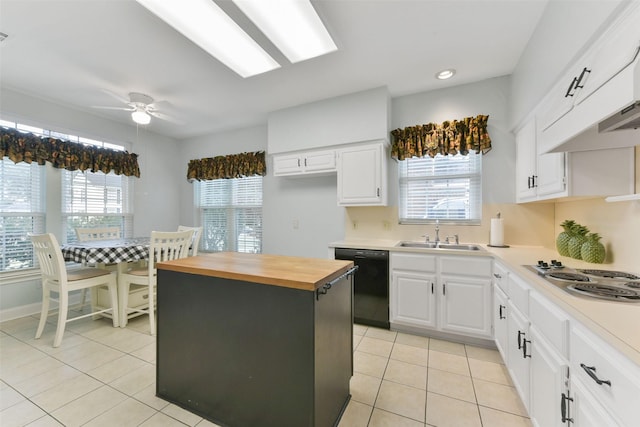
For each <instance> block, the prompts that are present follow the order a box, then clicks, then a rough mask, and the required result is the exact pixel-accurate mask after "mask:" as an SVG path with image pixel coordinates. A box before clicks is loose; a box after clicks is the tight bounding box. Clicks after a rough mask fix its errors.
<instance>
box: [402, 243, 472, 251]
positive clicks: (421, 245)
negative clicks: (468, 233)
mask: <svg viewBox="0 0 640 427" xmlns="http://www.w3.org/2000/svg"><path fill="white" fill-rule="evenodd" d="M396 246H398V247H401V248H422V249H443V250H459V251H481V250H483V249H482V247H481V246H478V245H472V244H467V245H465V244H456V243H442V242H438V243H436V242H400V243H398V244H397V245H396Z"/></svg>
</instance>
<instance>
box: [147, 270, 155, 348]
mask: <svg viewBox="0 0 640 427" xmlns="http://www.w3.org/2000/svg"><path fill="white" fill-rule="evenodd" d="M149 281H150V282H152V280H151V279H150V280H149ZM153 291H154V286H153V284H150V285H149V333H150V334H151V335H152V336H155V335H156V312H155V301H154V298H153Z"/></svg>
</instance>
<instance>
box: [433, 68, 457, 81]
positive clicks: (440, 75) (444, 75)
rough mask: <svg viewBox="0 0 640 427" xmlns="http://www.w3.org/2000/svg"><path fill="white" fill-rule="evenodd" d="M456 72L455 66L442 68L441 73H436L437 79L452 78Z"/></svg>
mask: <svg viewBox="0 0 640 427" xmlns="http://www.w3.org/2000/svg"><path fill="white" fill-rule="evenodd" d="M455 73H456V70H454V69H453V68H449V69H447V70H442V71H440V72H439V73H436V79H438V80H447V79H450V78H451V77H453V75H454V74H455Z"/></svg>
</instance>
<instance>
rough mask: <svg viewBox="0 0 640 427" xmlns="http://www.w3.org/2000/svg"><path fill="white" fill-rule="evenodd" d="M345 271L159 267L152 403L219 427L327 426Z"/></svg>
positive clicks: (231, 259)
mask: <svg viewBox="0 0 640 427" xmlns="http://www.w3.org/2000/svg"><path fill="white" fill-rule="evenodd" d="M352 268H353V263H352V262H351V261H336V260H327V259H311V258H298V257H284V256H276V255H262V254H243V253H230V252H223V253H216V254H207V255H201V256H197V257H189V258H184V259H180V260H176V261H170V262H164V263H160V264H158V302H157V316H158V323H157V362H156V370H157V371H156V375H157V378H156V394H157V396H158V397H161V398H163V399H165V400H168V401H170V402H172V403H175V404H176V405H178V406H181V407H183V408H185V409H187V410H189V411H191V412H194V413H196V414H198V415H200V416H202V417H204V418H206V419H208V420H210V421H213V422H215V423H217V424H220V425H222V426H232V427H233V426H242V427H249V426H261V427H262V426H265V427H266V426H278V427H286V426H291V427H302V426H317V427H324V426H335V425H337V424H338V422H339V420H340V417H341V415H342V412H343V411H344V409H345V408H346V405H347V403H348V401H349V398H350V394H349V380H350V378H351V375H352V372H353V353H352V348H353V345H352V340H353V334H352V316H353V314H352V280H351V275H350V274H348V273H350V272H351V271H352Z"/></svg>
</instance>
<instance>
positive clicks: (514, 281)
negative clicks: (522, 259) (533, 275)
mask: <svg viewBox="0 0 640 427" xmlns="http://www.w3.org/2000/svg"><path fill="white" fill-rule="evenodd" d="M507 282H508V284H509V285H508V292H507V295H509V299H510V300H511V301H512V302H513V305H515V306H516V307H518V310H520V311H521V312H522V314H524V315H526V316H529V290H530V289H531V288H530V287H529V285H528V284H527V282H525V281H524V280H522V279H521V278H520V277H518V276H516V275H515V274H513V273H510V274H509V278H508V281H507Z"/></svg>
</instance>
